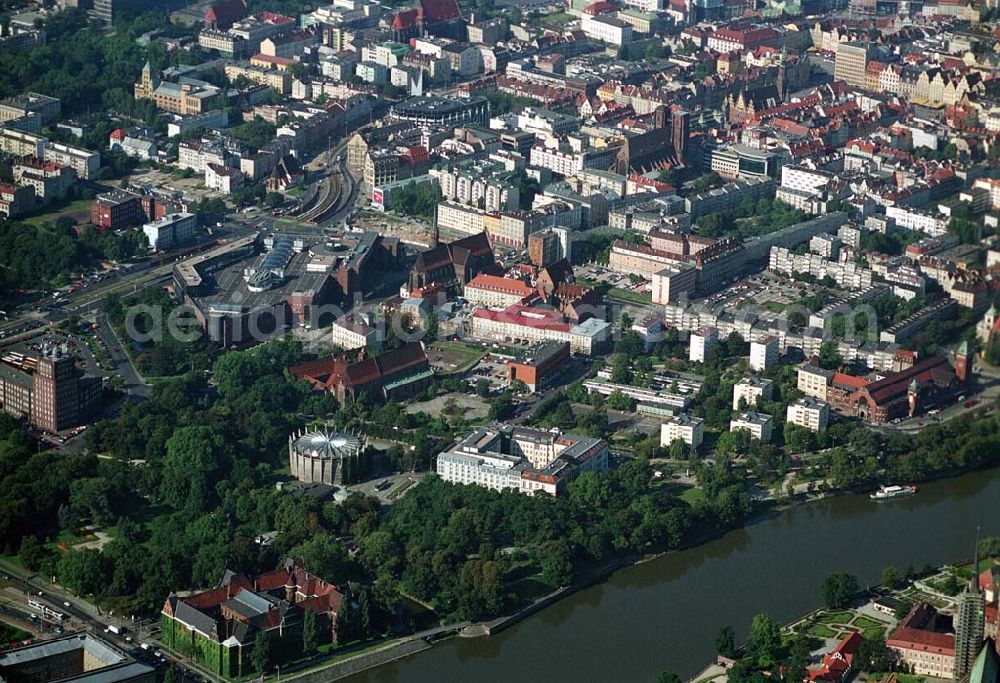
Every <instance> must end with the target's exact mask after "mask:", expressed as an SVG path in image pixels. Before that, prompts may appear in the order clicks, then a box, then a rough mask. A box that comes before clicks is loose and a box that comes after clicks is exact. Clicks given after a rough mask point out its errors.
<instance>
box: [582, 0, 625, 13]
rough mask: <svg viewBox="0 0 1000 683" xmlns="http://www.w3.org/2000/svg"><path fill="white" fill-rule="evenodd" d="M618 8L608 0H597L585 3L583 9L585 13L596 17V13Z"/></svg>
mask: <svg viewBox="0 0 1000 683" xmlns="http://www.w3.org/2000/svg"><path fill="white" fill-rule="evenodd" d="M617 9H618V8H617V7H615V6H614V5H612V4H611V3H610V2H606V1H605V0H597V2H592V3H590V4H589V5H587V6H586V7H585V8H584V9H583V11H584V13H585V14H589V15H590V16H592V17H596V16H597V15H598V14H607V13H608V12H614V11H615V10H617Z"/></svg>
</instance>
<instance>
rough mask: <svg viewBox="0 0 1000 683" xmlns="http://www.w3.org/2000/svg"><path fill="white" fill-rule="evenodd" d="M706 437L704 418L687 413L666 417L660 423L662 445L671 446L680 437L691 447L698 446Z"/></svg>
mask: <svg viewBox="0 0 1000 683" xmlns="http://www.w3.org/2000/svg"><path fill="white" fill-rule="evenodd" d="M704 438H705V422H704V420H702V419H701V418H698V417H692V416H691V415H688V414H687V413H681V414H680V415H677V416H675V417H668V418H665V421H664V422H663V424H661V425H660V446H663V447H664V448H666V447H668V446H670V444H672V443H673V442H674V441H675V440H676V439H680V440H681V441H683V442H684V443H686V444H687V445H688V446H690V447H691V448H698V447H699V446H701V442H702V441H703V440H704Z"/></svg>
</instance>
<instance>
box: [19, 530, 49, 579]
mask: <svg viewBox="0 0 1000 683" xmlns="http://www.w3.org/2000/svg"><path fill="white" fill-rule="evenodd" d="M46 555H47V553H46V552H45V549H44V548H43V547H42V545H41V544H40V543H39V542H38V539H37V538H35V537H34V536H25V537H24V538H22V539H21V547H20V548H19V549H18V551H17V556H18V557H19V558H21V564H23V565H24V566H25V567H27V568H28V569H31V570H34V571H37V570H38V569H39V568H40V567H41V566H42V562H43V561H44V560H45V557H46Z"/></svg>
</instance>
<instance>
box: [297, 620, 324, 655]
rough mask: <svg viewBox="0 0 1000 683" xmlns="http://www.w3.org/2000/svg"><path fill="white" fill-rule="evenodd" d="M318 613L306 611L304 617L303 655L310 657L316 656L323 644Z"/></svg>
mask: <svg viewBox="0 0 1000 683" xmlns="http://www.w3.org/2000/svg"><path fill="white" fill-rule="evenodd" d="M317 622H318V619H316V613H315V612H314V611H312V610H311V609H307V610H305V614H303V616H302V654H303V655H304V656H309V655H312V654H314V653H315V652H316V651H317V650H318V649H319V646H320V644H321V642H320V625H319V624H318V623H317Z"/></svg>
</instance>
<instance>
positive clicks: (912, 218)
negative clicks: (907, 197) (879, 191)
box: [885, 205, 951, 237]
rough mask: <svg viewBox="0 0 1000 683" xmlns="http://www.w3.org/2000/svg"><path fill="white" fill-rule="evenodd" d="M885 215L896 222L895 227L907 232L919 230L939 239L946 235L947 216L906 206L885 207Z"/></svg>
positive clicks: (948, 219)
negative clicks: (904, 229)
mask: <svg viewBox="0 0 1000 683" xmlns="http://www.w3.org/2000/svg"><path fill="white" fill-rule="evenodd" d="M885 215H886V216H887V217H889V218H892V219H894V220H895V221H896V226H897V227H900V228H906V229H908V230H919V231H920V232H925V233H927V234H928V235H930V236H931V237H941V236H942V235H946V234H947V233H948V222H949V221H950V220H951V219H950V218H949V217H948V216H945V215H943V214H940V213H933V212H930V211H921V210H919V209H913V208H910V207H908V206H898V205H897V206H887V207H886V208H885Z"/></svg>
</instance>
